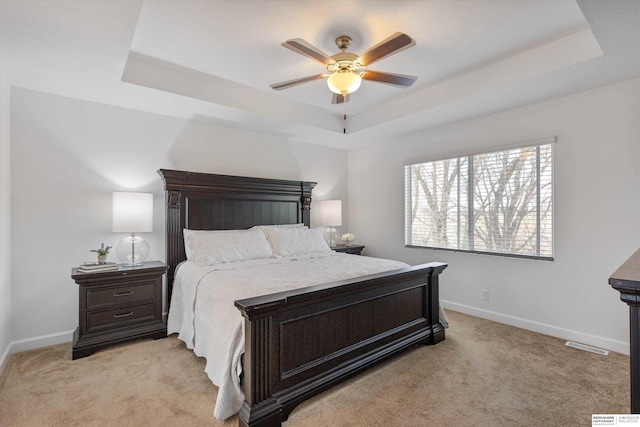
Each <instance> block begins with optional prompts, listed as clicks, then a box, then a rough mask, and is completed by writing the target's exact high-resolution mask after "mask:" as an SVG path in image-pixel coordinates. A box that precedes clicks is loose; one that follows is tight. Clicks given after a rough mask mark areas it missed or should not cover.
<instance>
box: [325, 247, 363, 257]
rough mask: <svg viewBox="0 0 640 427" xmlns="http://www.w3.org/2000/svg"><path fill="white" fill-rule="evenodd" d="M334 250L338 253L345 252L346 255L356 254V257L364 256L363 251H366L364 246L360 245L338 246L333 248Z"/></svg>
mask: <svg viewBox="0 0 640 427" xmlns="http://www.w3.org/2000/svg"><path fill="white" fill-rule="evenodd" d="M331 249H332V250H334V251H336V252H344V253H346V254H354V255H362V250H363V249H364V246H360V245H350V246H347V245H336V247H334V248H331Z"/></svg>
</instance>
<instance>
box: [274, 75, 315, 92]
mask: <svg viewBox="0 0 640 427" xmlns="http://www.w3.org/2000/svg"><path fill="white" fill-rule="evenodd" d="M323 77H324V74H316V75H315V76H308V77H302V78H300V79H294V80H288V81H286V82H280V83H274V84H272V85H270V86H271V88H272V89H274V90H282V89H287V88H290V87H293V86H298V85H301V84H303V83H308V82H312V81H314V80H320V79H321V78H323Z"/></svg>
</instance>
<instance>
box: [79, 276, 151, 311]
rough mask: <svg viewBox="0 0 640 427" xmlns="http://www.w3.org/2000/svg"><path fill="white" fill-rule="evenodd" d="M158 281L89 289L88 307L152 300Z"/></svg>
mask: <svg viewBox="0 0 640 427" xmlns="http://www.w3.org/2000/svg"><path fill="white" fill-rule="evenodd" d="M156 288H157V286H156V282H155V281H152V282H147V283H141V284H136V285H131V286H118V287H110V288H104V289H88V290H87V309H93V308H97V307H104V306H109V305H114V304H123V303H128V302H134V301H144V300H151V299H154V298H155V297H156Z"/></svg>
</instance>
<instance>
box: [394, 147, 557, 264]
mask: <svg viewBox="0 0 640 427" xmlns="http://www.w3.org/2000/svg"><path fill="white" fill-rule="evenodd" d="M405 216H406V220H405V244H406V245H407V246H418V247H428V248H438V249H450V250H456V251H468V252H476V253H489V254H500V255H509V256H520V257H527V258H536V259H548V260H552V259H553V144H552V143H550V142H549V140H545V141H544V142H543V143H542V144H538V145H532V146H528V147H519V148H513V149H509V150H505V151H497V152H493V153H485V154H479V155H473V156H466V157H458V158H452V159H446V160H438V161H433V162H426V163H416V164H411V165H407V166H405Z"/></svg>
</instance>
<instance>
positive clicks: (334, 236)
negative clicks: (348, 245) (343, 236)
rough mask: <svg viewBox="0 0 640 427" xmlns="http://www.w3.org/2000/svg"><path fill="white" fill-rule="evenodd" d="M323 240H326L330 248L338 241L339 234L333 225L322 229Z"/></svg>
mask: <svg viewBox="0 0 640 427" xmlns="http://www.w3.org/2000/svg"><path fill="white" fill-rule="evenodd" d="M324 240H326V241H327V243H328V244H329V247H330V248H335V247H336V246H337V245H338V243H340V236H339V235H338V230H336V229H335V228H333V227H329V228H327V229H326V230H325V231H324Z"/></svg>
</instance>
